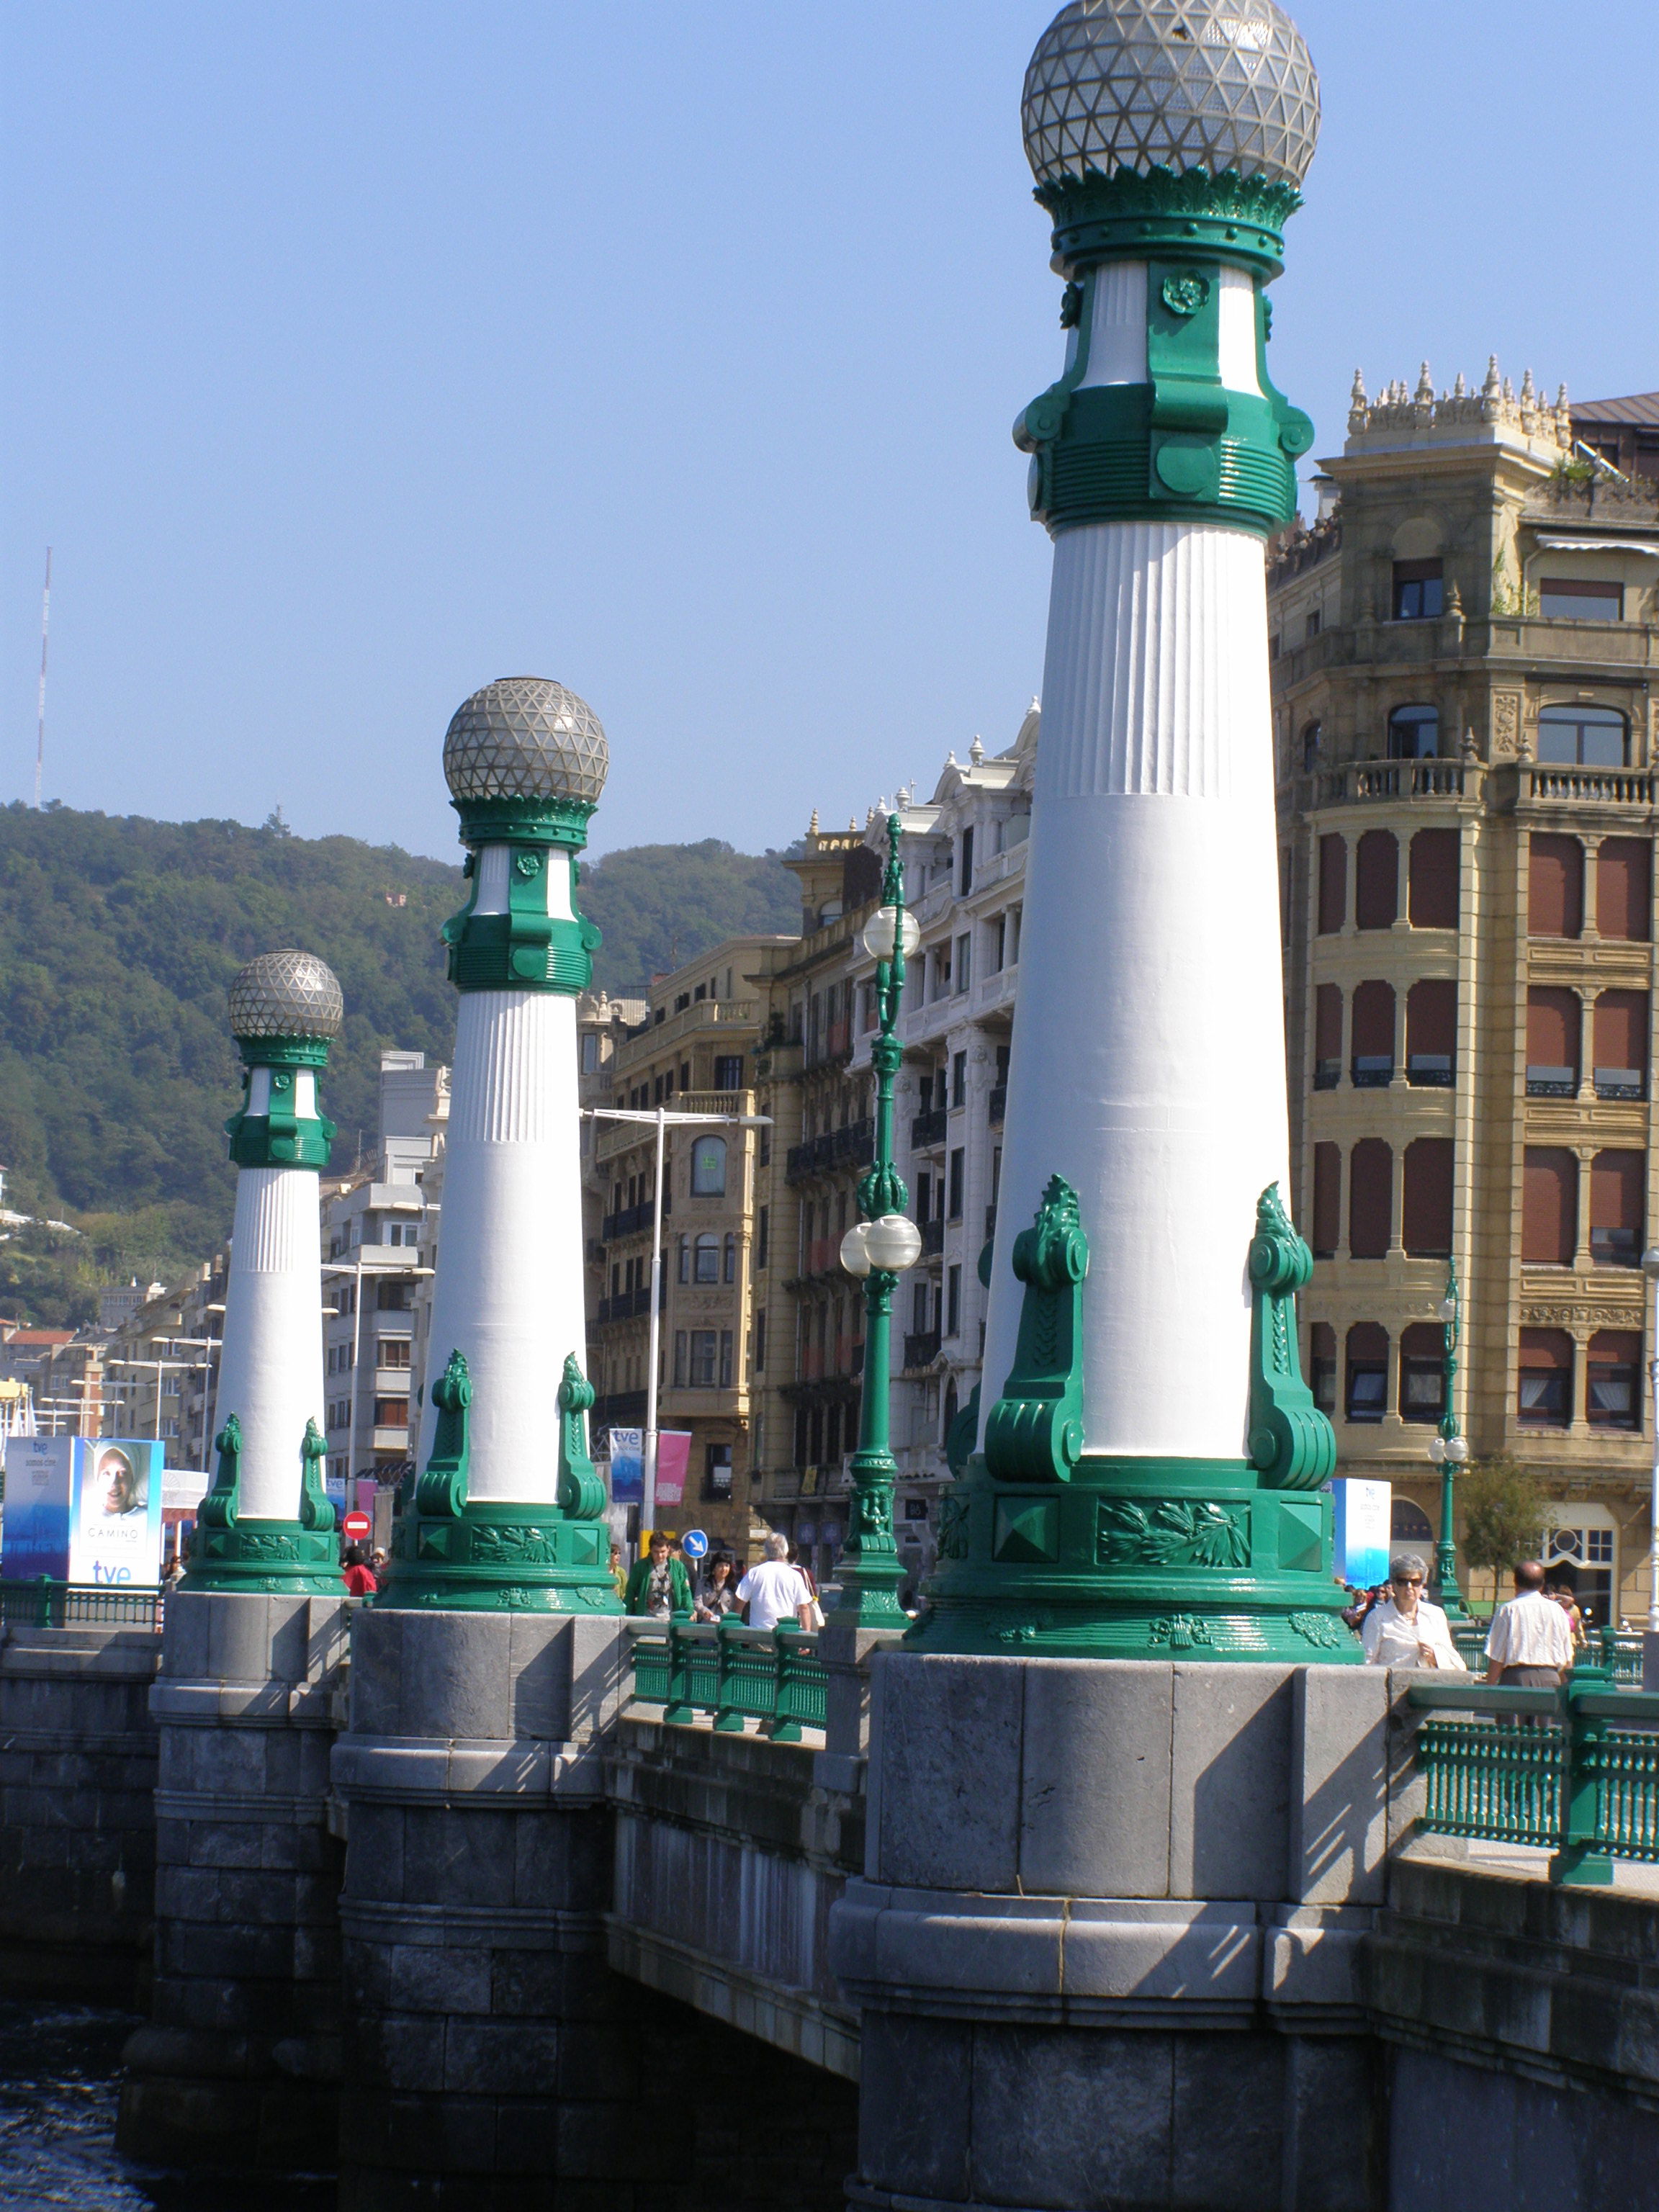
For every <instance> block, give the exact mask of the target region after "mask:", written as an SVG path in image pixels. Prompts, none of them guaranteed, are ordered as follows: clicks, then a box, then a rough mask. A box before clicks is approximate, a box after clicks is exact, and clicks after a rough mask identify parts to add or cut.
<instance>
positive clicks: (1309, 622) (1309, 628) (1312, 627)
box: [1302, 607, 1319, 645]
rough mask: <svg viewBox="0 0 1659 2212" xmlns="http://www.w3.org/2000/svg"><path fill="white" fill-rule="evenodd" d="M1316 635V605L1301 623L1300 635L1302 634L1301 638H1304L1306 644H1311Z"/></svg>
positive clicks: (1317, 629)
mask: <svg viewBox="0 0 1659 2212" xmlns="http://www.w3.org/2000/svg"><path fill="white" fill-rule="evenodd" d="M1302 635H1303V638H1304V641H1305V642H1306V643H1308V644H1310V645H1311V644H1312V642H1313V641H1314V640H1315V638H1316V637H1317V636H1318V635H1319V609H1318V608H1317V607H1316V608H1315V609H1314V610H1313V612H1312V613H1311V614H1310V615H1309V616H1308V617H1307V618H1306V620H1305V621H1304V623H1303V625H1302Z"/></svg>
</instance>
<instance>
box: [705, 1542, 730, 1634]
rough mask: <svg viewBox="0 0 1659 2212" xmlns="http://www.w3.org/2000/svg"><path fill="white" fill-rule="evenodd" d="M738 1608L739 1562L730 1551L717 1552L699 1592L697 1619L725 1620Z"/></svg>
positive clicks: (710, 1560)
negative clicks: (727, 1615) (728, 1614)
mask: <svg viewBox="0 0 1659 2212" xmlns="http://www.w3.org/2000/svg"><path fill="white" fill-rule="evenodd" d="M737 1611H738V1563H737V1561H736V1560H735V1559H733V1558H732V1554H731V1553H729V1552H715V1553H712V1554H711V1556H710V1558H709V1561H708V1573H707V1574H706V1575H705V1576H704V1577H703V1582H702V1589H700V1590H699V1591H698V1593H697V1619H698V1620H724V1619H725V1618H726V1614H727V1613H736V1612H737Z"/></svg>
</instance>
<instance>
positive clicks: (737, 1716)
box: [628, 1613, 828, 1743]
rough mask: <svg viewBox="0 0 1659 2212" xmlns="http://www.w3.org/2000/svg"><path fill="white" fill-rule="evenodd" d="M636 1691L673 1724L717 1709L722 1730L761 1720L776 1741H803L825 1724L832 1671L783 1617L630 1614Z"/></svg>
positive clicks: (805, 1634)
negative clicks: (775, 1621) (759, 1623)
mask: <svg viewBox="0 0 1659 2212" xmlns="http://www.w3.org/2000/svg"><path fill="white" fill-rule="evenodd" d="M628 1628H629V1641H630V1645H631V1649H632V1659H633V1673H634V1695H635V1698H636V1699H638V1700H639V1701H640V1702H641V1704H644V1705H661V1706H662V1707H663V1708H664V1711H663V1718H664V1720H665V1722H666V1723H668V1724H669V1725H670V1726H671V1727H682V1728H683V1727H689V1726H690V1724H691V1723H693V1722H694V1721H695V1720H696V1718H697V1717H698V1716H699V1715H700V1714H706V1715H709V1716H712V1717H713V1722H714V1732H715V1734H716V1735H740V1734H742V1732H743V1730H744V1725H745V1723H747V1722H749V1721H751V1720H752V1721H757V1722H759V1723H762V1724H763V1726H764V1728H765V1729H766V1732H767V1734H768V1735H770V1737H771V1739H772V1741H773V1742H774V1743H799V1741H801V1731H802V1729H808V1728H812V1729H822V1728H823V1725H824V1723H825V1719H826V1697H827V1685H828V1677H827V1675H826V1673H825V1670H824V1668H823V1662H822V1661H821V1660H820V1659H819V1657H818V1656H817V1637H816V1636H815V1635H813V1634H812V1633H811V1632H809V1631H808V1630H806V1629H803V1628H794V1627H791V1626H788V1625H787V1623H784V1622H780V1623H779V1625H778V1626H777V1627H776V1628H775V1629H759V1628H745V1627H744V1626H743V1623H742V1621H741V1620H740V1619H739V1618H738V1615H737V1614H736V1613H728V1614H727V1615H726V1618H725V1619H724V1620H720V1621H719V1622H694V1621H690V1620H681V1619H673V1620H667V1621H659V1620H631V1621H629V1624H628Z"/></svg>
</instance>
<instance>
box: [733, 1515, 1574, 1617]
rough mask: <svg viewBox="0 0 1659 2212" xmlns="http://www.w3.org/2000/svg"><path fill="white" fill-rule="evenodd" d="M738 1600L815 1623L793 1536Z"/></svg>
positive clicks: (746, 1582)
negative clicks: (792, 1555) (794, 1561)
mask: <svg viewBox="0 0 1659 2212" xmlns="http://www.w3.org/2000/svg"><path fill="white" fill-rule="evenodd" d="M738 1603H739V1604H740V1605H741V1606H742V1607H743V1617H744V1621H745V1622H746V1623H747V1625H748V1626H750V1628H775V1627H776V1626H777V1625H778V1623H779V1622H780V1621H781V1620H788V1619H789V1618H790V1616H791V1615H792V1614H793V1616H794V1619H795V1620H796V1621H797V1622H799V1625H800V1626H801V1627H803V1628H809V1627H810V1626H811V1610H812V1593H811V1589H810V1588H809V1587H808V1584H807V1580H806V1577H805V1575H804V1574H802V1572H801V1571H800V1569H799V1567H792V1566H791V1565H790V1564H789V1539H788V1538H787V1536H783V1535H780V1534H779V1533H778V1532H777V1530H776V1529H774V1530H773V1532H772V1534H770V1535H769V1537H768V1538H767V1540H766V1557H765V1558H764V1559H763V1560H762V1561H761V1563H760V1565H759V1566H757V1567H750V1570H749V1571H748V1573H747V1574H746V1575H745V1576H744V1578H743V1580H742V1581H741V1582H740V1583H738ZM1557 1610H1558V1611H1559V1607H1557ZM1565 1617H1566V1616H1565V1614H1563V1615H1562V1618H1563V1619H1564V1620H1565Z"/></svg>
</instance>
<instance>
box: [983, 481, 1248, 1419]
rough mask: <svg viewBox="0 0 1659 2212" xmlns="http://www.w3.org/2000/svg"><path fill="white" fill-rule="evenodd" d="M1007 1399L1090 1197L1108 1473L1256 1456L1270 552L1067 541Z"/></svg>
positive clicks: (1021, 1121) (1030, 933)
mask: <svg viewBox="0 0 1659 2212" xmlns="http://www.w3.org/2000/svg"><path fill="white" fill-rule="evenodd" d="M1025 882H1026V890H1025V913H1024V927H1023V931H1022V935H1021V944H1020V979H1019V1006H1018V1016H1017V1018H1016V1022H1015V1027H1014V1037H1013V1050H1012V1061H1011V1064H1010V1067H1009V1076H1008V1111H1007V1125H1006V1127H1007V1134H1006V1139H1005V1146H1004V1152H1003V1165H1002V1184H1001V1190H1000V1199H999V1204H998V1210H997V1224H998V1226H997V1255H996V1267H995V1270H994V1276H993V1283H992V1291H991V1302H990V1312H989V1317H988V1323H987V1342H986V1353H985V1385H984V1389H983V1391H982V1393H981V1404H982V1405H983V1407H986V1408H987V1410H988V1407H990V1405H991V1404H992V1403H993V1402H994V1400H995V1399H996V1397H997V1396H998V1395H999V1394H1000V1391H1001V1389H1002V1386H1003V1383H1004V1381H1005V1380H1006V1376H1007V1374H1008V1370H1009V1369H1010V1368H1011V1366H1012V1364H1013V1355H1014V1346H1015V1340H1016V1335H1017V1332H1018V1321H1019V1307H1020V1299H1021V1295H1022V1292H1021V1286H1020V1285H1019V1284H1018V1282H1017V1281H1016V1280H1015V1279H1014V1276H1013V1272H1012V1267H1011V1266H1010V1265H1009V1256H1008V1255H1009V1254H1010V1252H1011V1250H1012V1238H1013V1237H1014V1236H1015V1234H1016V1233H1017V1232H1018V1231H1019V1230H1020V1229H1022V1228H1024V1226H1026V1225H1028V1224H1029V1223H1030V1220H1031V1218H1032V1217H1033V1216H1034V1214H1035V1213H1036V1208H1037V1206H1038V1204H1039V1202H1040V1200H1041V1199H1042V1191H1043V1188H1044V1186H1045V1185H1046V1183H1047V1182H1048V1178H1049V1176H1052V1175H1054V1174H1060V1175H1062V1176H1065V1177H1066V1181H1067V1182H1070V1183H1072V1184H1073V1186H1074V1187H1075V1188H1076V1190H1077V1192H1078V1194H1079V1200H1080V1204H1081V1209H1082V1218H1083V1225H1084V1228H1085V1231H1086V1232H1087V1234H1088V1237H1089V1242H1090V1248H1091V1268H1090V1274H1089V1279H1088V1281H1087V1283H1086V1285H1085V1289H1084V1309H1083V1310H1084V1389H1085V1445H1086V1448H1087V1449H1089V1450H1091V1451H1105V1452H1117V1453H1146V1454H1164V1455H1172V1456H1181V1457H1188V1456H1192V1457H1229V1458H1237V1457H1238V1456H1240V1455H1242V1454H1243V1452H1244V1449H1245V1435H1246V1417H1247V1406H1248V1396H1249V1334H1250V1308H1249V1292H1248V1285H1247V1279H1246V1275H1245V1258H1246V1253H1247V1250H1248V1248H1249V1241H1250V1237H1251V1233H1252V1231H1253V1229H1254V1226H1255V1205H1256V1200H1257V1198H1258V1196H1259V1194H1260V1193H1261V1190H1262V1189H1263V1188H1264V1187H1265V1186H1266V1185H1267V1184H1268V1183H1269V1182H1274V1181H1278V1182H1279V1183H1280V1184H1281V1186H1282V1187H1284V1188H1286V1189H1288V1182H1287V1175H1286V1164H1287V1158H1288V1133H1287V1123H1286V1107H1285V1054H1284V1015H1283V1010H1282V1002H1281V990H1280V981H1279V901H1278V884H1277V845H1276V838H1275V831H1274V822H1273V748H1272V725H1271V715H1270V709H1269V700H1268V685H1267V616H1266V598H1265V585H1264V576H1263V561H1262V548H1261V542H1260V540H1259V539H1257V538H1253V537H1251V536H1249V534H1247V533H1246V532H1240V531H1230V530H1221V529H1212V528H1206V527H1194V526H1188V525H1183V524H1175V523H1144V522H1138V523H1107V524H1101V525H1098V526H1093V527H1091V528H1087V529H1080V530H1073V531H1068V532H1066V533H1065V534H1064V535H1062V536H1061V537H1060V538H1059V539H1058V540H1057V542H1056V544H1055V548H1054V586H1053V596H1052V599H1051V601H1050V608H1049V621H1048V658H1047V665H1046V670H1045V673H1044V678H1043V692H1042V743H1041V745H1040V747H1039V749H1038V754H1037V766H1036V789H1035V793H1034V798H1033V805H1032V813H1031V837H1030V857H1029V860H1028V861H1027V864H1026V873H1025Z"/></svg>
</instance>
